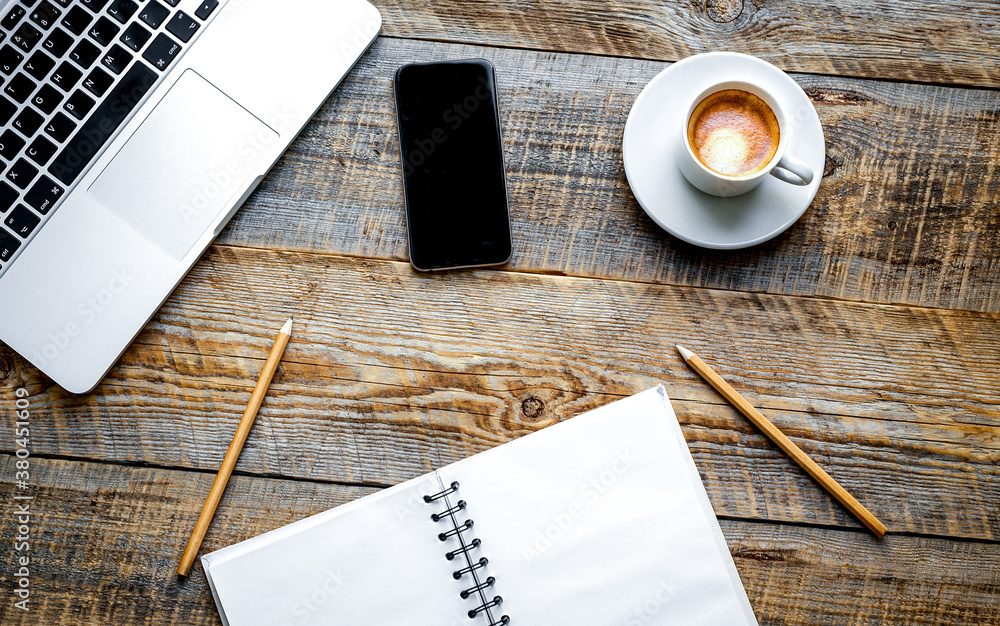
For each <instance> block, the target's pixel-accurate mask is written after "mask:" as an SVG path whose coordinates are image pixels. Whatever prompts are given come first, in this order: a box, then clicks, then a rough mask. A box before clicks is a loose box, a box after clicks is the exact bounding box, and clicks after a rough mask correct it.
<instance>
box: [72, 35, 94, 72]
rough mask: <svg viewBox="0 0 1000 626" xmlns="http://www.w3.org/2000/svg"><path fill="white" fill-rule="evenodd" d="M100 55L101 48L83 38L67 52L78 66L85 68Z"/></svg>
mask: <svg viewBox="0 0 1000 626" xmlns="http://www.w3.org/2000/svg"><path fill="white" fill-rule="evenodd" d="M100 55H101V49H100V48H98V47H97V46H95V45H94V44H92V43H90V42H89V41H87V40H86V39H84V40H83V41H81V42H80V43H78V44H76V47H75V48H73V51H72V52H70V53H69V58H71V59H73V61H75V62H76V63H77V65H79V66H80V67H82V68H84V69H87V68H88V67H90V66H91V65H93V64H94V61H96V60H97V57H99V56H100Z"/></svg>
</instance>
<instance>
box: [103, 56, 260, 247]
mask: <svg viewBox="0 0 1000 626" xmlns="http://www.w3.org/2000/svg"><path fill="white" fill-rule="evenodd" d="M277 140H278V134H277V133H275V132H274V131H273V130H271V129H270V128H269V127H268V126H267V125H266V124H264V123H263V122H261V121H260V120H259V119H257V118H256V117H254V116H253V115H252V114H251V113H249V112H248V111H247V110H246V109H244V108H243V107H241V106H240V105H239V104H237V103H236V102H234V101H233V100H232V99H231V98H229V97H228V96H227V95H226V94H224V93H223V92H221V91H219V90H218V89H217V88H215V87H214V86H213V85H212V84H211V83H209V82H208V81H207V80H205V79H204V78H202V77H201V76H200V75H198V74H197V73H196V72H195V71H193V70H190V69H189V70H187V71H186V72H184V74H183V75H182V76H181V77H180V78H179V79H178V80H177V82H176V83H174V85H173V87H171V89H170V91H169V92H168V93H167V95H166V96H164V98H163V99H162V100H161V101H160V102H159V104H157V105H156V108H155V109H154V110H153V112H152V113H151V114H150V115H149V117H148V118H146V120H145V121H144V122H143V123H142V125H141V126H139V129H138V130H136V131H135V133H134V134H133V135H132V137H131V138H129V140H128V141H127V142H126V143H125V145H124V146H123V147H122V149H121V150H120V151H119V152H118V154H117V155H115V157H114V159H112V161H111V162H110V163H109V164H108V166H107V167H106V168H105V169H104V171H103V172H102V173H101V175H100V176H98V178H97V179H96V180H95V181H94V183H93V184H92V185H91V186H90V189H89V190H88V191H89V194H90V197H91V198H93V199H94V200H96V201H97V202H99V203H100V204H101V205H102V206H103V207H104V208H106V209H107V210H108V211H110V212H111V213H113V214H114V215H116V216H117V217H118V218H119V219H121V220H122V221H123V222H125V223H126V224H128V225H129V226H130V227H131V228H132V229H133V230H135V231H136V232H138V233H139V234H140V235H142V236H143V237H145V238H146V239H147V240H149V241H150V242H151V243H153V244H154V245H156V246H157V247H159V248H160V249H161V250H163V251H164V252H166V253H167V254H169V255H170V256H171V257H173V258H174V259H177V260H178V261H180V260H182V259H183V258H184V257H185V256H186V255H187V253H188V252H189V251H190V250H191V248H192V246H194V244H195V243H197V242H198V240H199V239H201V237H202V235H204V234H205V232H206V231H207V230H208V229H209V228H211V227H212V225H213V224H214V223H215V222H216V221H217V218H218V217H219V216H220V214H223V213H224V212H225V211H226V210H227V209H230V208H233V207H232V202H233V201H234V200H235V199H236V198H238V196H237V193H238V192H241V191H243V190H244V189H245V187H246V183H247V181H248V180H253V179H255V178H257V177H258V176H259V175H261V174H263V170H265V169H266V167H267V165H269V164H270V163H269V162H268V163H264V161H265V160H266V159H267V152H268V151H267V150H265V149H264V148H265V146H268V145H269V144H271V143H272V142H275V141H277Z"/></svg>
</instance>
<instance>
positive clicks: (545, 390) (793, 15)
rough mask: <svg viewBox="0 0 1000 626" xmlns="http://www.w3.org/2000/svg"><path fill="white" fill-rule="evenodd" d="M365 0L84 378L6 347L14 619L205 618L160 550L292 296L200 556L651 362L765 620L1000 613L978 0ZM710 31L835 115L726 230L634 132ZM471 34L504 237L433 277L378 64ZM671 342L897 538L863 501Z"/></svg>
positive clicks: (990, 0)
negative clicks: (778, 206) (24, 404)
mask: <svg viewBox="0 0 1000 626" xmlns="http://www.w3.org/2000/svg"><path fill="white" fill-rule="evenodd" d="M376 4H377V5H378V6H379V8H380V9H381V10H382V11H383V14H384V17H385V28H384V33H383V34H384V36H383V37H381V38H380V39H379V40H378V41H377V43H376V44H375V46H374V48H373V49H372V50H371V52H369V53H368V54H367V55H366V56H365V57H364V58H363V59H362V61H361V62H360V64H359V65H358V67H357V68H356V69H355V70H354V72H353V73H352V74H351V75H350V77H349V78H348V79H347V81H346V82H345V84H344V85H343V86H342V87H341V88H340V90H339V91H338V92H337V93H336V94H335V95H334V96H333V97H332V98H331V99H330V100H329V101H328V102H327V103H326V105H325V106H324V107H323V109H322V110H321V111H320V112H319V114H318V116H317V117H316V119H315V121H313V122H312V123H311V124H310V125H309V126H308V127H307V128H306V130H305V132H304V133H303V135H302V137H301V138H300V139H298V140H297V141H296V142H295V143H294V144H293V145H292V147H291V149H290V150H289V152H288V154H287V155H286V156H285V157H284V158H283V159H282V160H281V161H280V163H279V164H278V166H277V167H276V168H275V170H274V171H273V172H272V174H271V175H270V176H269V177H268V178H267V179H266V180H265V181H264V183H263V185H262V186H261V188H260V190H259V191H258V192H257V193H255V194H254V195H253V196H252V197H251V198H250V200H249V201H248V202H247V204H246V206H245V208H244V209H243V210H242V211H241V213H240V214H239V215H238V217H237V218H236V219H235V220H234V221H233V223H232V224H231V226H230V227H229V228H228V229H227V230H226V231H225V232H224V233H223V234H222V236H221V237H220V238H219V240H218V242H217V243H216V244H215V245H214V246H213V247H212V248H211V249H210V250H209V251H208V252H207V253H206V255H205V257H204V258H203V259H202V260H201V261H200V262H199V263H198V265H197V266H196V268H195V269H194V271H193V272H192V273H191V275H190V276H189V277H188V278H187V279H186V280H185V281H184V283H183V284H182V285H181V286H180V288H179V289H178V290H177V291H176V293H175V294H174V295H173V296H172V297H171V298H170V299H169V300H168V302H167V303H166V305H165V306H164V307H163V309H162V310H161V311H160V312H159V314H157V315H156V317H155V318H154V319H153V320H152V322H151V323H150V324H149V325H148V327H147V328H146V330H144V331H143V332H142V334H141V335H140V336H139V337H138V339H137V340H136V342H135V343H134V345H132V347H131V348H129V350H128V351H127V352H126V353H125V355H124V356H123V357H122V359H121V361H120V362H119V364H118V365H117V366H116V367H115V368H114V369H113V370H112V371H111V373H110V374H109V375H108V377H107V379H106V380H105V381H104V383H103V384H101V386H100V387H98V388H97V390H96V391H94V392H93V393H91V394H89V395H87V396H81V397H76V396H72V395H70V394H67V393H65V392H64V391H62V390H61V389H59V388H58V387H56V386H55V385H54V384H53V383H52V382H51V381H49V380H48V379H47V378H46V377H44V376H43V375H41V374H39V372H38V371H36V370H35V369H34V368H32V367H31V366H30V365H28V364H27V363H26V362H25V361H24V360H23V359H22V358H20V357H19V356H18V355H16V354H15V353H14V352H13V351H11V350H10V349H8V348H6V347H0V376H2V381H0V406H2V407H3V409H2V415H3V416H4V417H5V419H4V422H3V423H4V432H5V433H6V434H5V435H4V436H3V437H0V452H2V454H0V466H2V467H0V478H2V481H3V484H4V492H5V493H6V494H8V495H6V496H5V498H9V497H10V496H11V495H13V494H14V493H16V492H17V491H16V489H15V484H14V480H15V478H14V477H15V471H16V467H15V463H16V461H17V458H16V457H15V456H14V452H15V450H16V445H17V444H16V443H15V436H14V432H13V428H14V424H13V422H14V420H15V418H14V412H13V408H14V399H15V390H16V389H18V388H26V389H27V390H28V391H29V392H30V397H29V398H28V400H29V401H30V407H31V409H30V411H31V419H30V422H31V437H30V448H31V455H32V456H31V460H30V464H31V475H30V480H29V485H28V489H27V491H26V492H27V493H30V494H32V495H33V496H34V497H35V500H34V501H33V504H32V506H33V511H34V512H35V514H36V515H37V519H36V520H35V521H34V522H33V525H32V528H31V533H32V546H31V558H32V577H31V587H30V588H31V600H30V607H31V612H30V613H24V612H23V611H20V610H17V609H15V608H14V607H13V602H14V600H15V598H14V597H13V595H12V593H11V588H12V584H14V583H13V582H12V580H11V576H10V574H11V573H13V572H14V571H15V569H14V557H15V554H14V552H13V541H14V536H15V533H16V530H17V529H16V526H15V524H14V522H13V521H12V519H11V517H10V516H9V515H5V516H4V517H3V521H0V537H2V541H3V548H2V550H0V554H2V558H3V565H2V571H3V574H4V578H3V585H2V586H3V594H2V597H3V601H2V603H0V622H2V623H4V624H9V623H25V624H78V623H95V624H130V623H144V624H168V623H169V624H215V623H218V616H217V613H216V609H215V606H214V604H213V602H212V598H211V595H210V593H209V590H208V587H207V585H206V582H205V578H204V574H203V572H202V570H201V567H200V565H196V567H195V570H194V571H193V573H192V576H191V578H190V579H188V580H185V581H179V580H178V579H177V578H176V576H175V574H174V569H175V568H176V566H177V562H178V559H179V557H180V554H181V551H182V549H183V547H184V544H185V541H186V540H187V537H188V534H189V533H190V531H191V528H192V525H193V524H194V521H195V518H196V517H197V514H198V511H199V510H200V507H201V504H202V502H203V500H204V497H205V494H206V493H207V492H208V489H209V485H210V484H211V481H212V478H213V476H214V473H215V471H216V470H217V468H218V466H219V464H220V462H221V460H222V457H223V454H224V453H225V450H226V446H227V445H228V443H229V440H230V438H231V437H232V434H233V432H234V430H235V427H236V423H237V421H238V420H239V417H240V414H241V412H242V410H243V407H244V405H245V403H246V400H247V398H248V396H249V393H250V390H251V389H252V387H253V383H254V380H255V377H256V374H257V372H258V371H259V369H260V367H261V365H262V363H263V359H264V357H265V356H266V354H267V351H268V349H269V347H270V344H271V342H272V340H273V338H274V333H275V331H276V329H277V328H278V327H279V326H280V325H281V322H283V321H284V319H285V318H286V317H287V316H288V315H289V314H294V315H295V316H296V321H297V325H296V333H295V337H294V339H293V341H292V343H291V345H290V346H289V349H288V352H287V354H286V357H285V361H284V364H283V365H282V367H281V369H280V370H279V372H278V375H277V377H276V378H275V382H274V385H273V386H272V388H271V392H270V394H269V396H268V398H267V400H266V401H265V403H264V407H263V409H262V411H261V413H260V416H259V418H258V420H257V424H256V426H255V427H254V431H253V433H252V434H251V436H250V439H249V441H248V443H247V446H246V449H245V450H244V452H243V456H242V458H241V460H240V462H239V465H238V466H237V475H236V476H235V477H234V479H233V481H232V482H231V483H230V485H229V489H228V491H227V493H226V496H225V498H224V499H223V500H222V504H221V506H220V508H219V512H218V514H217V515H216V517H215V521H214V523H213V525H212V527H211V530H210V531H209V533H208V536H207V538H206V541H205V544H204V547H203V553H204V552H207V551H211V550H215V549H218V548H221V547H223V546H226V545H229V544H232V543H235V542H237V541H240V540H243V539H246V538H249V537H253V536H255V535H258V534H260V533H262V532H265V531H267V530H270V529H273V528H276V527H278V526H281V525H284V524H286V523H289V522H292V521H295V520H298V519H301V518H303V517H305V516H308V515H311V514H314V513H317V512H319V511H322V510H325V509H327V508H329V507H333V506H336V505H339V504H343V503H345V502H348V501H350V500H353V499H355V498H358V497H361V496H364V495H367V494H370V493H372V492H374V491H377V490H378V489H380V488H383V487H386V486H388V485H393V484H396V483H398V482H400V481H403V480H405V479H408V478H411V477H414V476H417V475H419V474H421V473H424V472H427V471H429V470H431V469H432V468H436V467H438V466H440V465H442V464H446V463H448V462H451V461H455V460H458V459H461V458H464V457H466V456H469V455H471V454H474V453H477V452H480V451H482V450H485V449H487V448H490V447H492V446H496V445H498V444H501V443H503V442H505V441H510V440H512V439H514V438H517V437H520V436H522V435H524V434H527V433H529V432H532V431H534V430H537V429H539V428H543V427H545V426H548V425H550V424H552V423H555V422H557V421H560V420H563V419H567V418H569V417H571V416H573V415H576V414H579V413H581V412H583V411H586V410H588V409H592V408H594V407H597V406H600V405H603V404H605V403H607V402H611V401H613V400H615V399H618V398H621V397H623V396H626V395H629V394H632V393H635V392H637V391H640V390H643V389H646V388H648V387H651V386H653V385H654V384H656V383H659V382H663V383H664V384H665V385H666V386H667V389H668V391H669V393H670V395H671V396H672V398H673V401H674V406H675V408H676V411H677V414H678V416H679V418H680V421H681V423H682V425H683V429H684V434H685V436H686V437H687V440H688V443H689V445H690V448H691V451H692V453H693V455H694V458H695V462H696V463H697V465H698V468H699V470H700V471H701V474H702V477H703V479H704V482H705V487H706V488H707V490H708V493H709V496H710V498H711V500H712V504H713V506H714V507H715V510H716V512H717V514H718V516H719V518H720V520H721V524H722V528H723V531H724V533H725V535H726V539H727V540H728V542H729V546H730V550H731V552H732V554H733V557H734V559H735V561H736V565H737V567H738V568H739V571H740V574H741V575H742V577H743V582H744V584H745V585H746V590H747V593H748V594H749V597H750V601H751V603H752V604H753V607H754V610H755V611H756V613H757V616H758V618H759V619H760V621H761V623H762V624H809V625H813V624H838V625H839V624H882V623H919V624H930V623H942V624H944V623H947V624H958V623H968V624H984V623H994V624H996V623H1000V565H998V564H1000V383H998V374H1000V165H998V164H1000V92H998V91H997V90H998V88H1000V5H998V4H997V3H996V2H995V0H923V1H921V2H917V1H916V0H885V1H883V2H869V1H868V0H840V1H839V2H835V3H831V2H826V1H822V2H821V1H819V0H797V1H795V2H792V1H791V0H693V1H691V2H678V1H676V0H668V1H663V0H655V1H654V0H629V1H627V2H626V1H621V2H617V1H616V2H607V1H606V2H598V1H597V0H545V1H528V0H518V1H509V2H499V1H495V0H481V1H476V2H472V1H461V0H443V1H442V0H437V1H435V2H420V1H417V0H376ZM719 49H729V50H735V51H741V52H746V53H749V54H754V55H757V56H759V57H761V58H764V59H766V60H768V61H771V62H773V63H774V64H776V65H778V66H779V67H781V68H783V69H785V70H786V71H788V72H791V73H792V76H793V78H794V79H795V80H796V81H797V82H798V83H799V84H800V85H801V86H802V87H803V88H804V89H805V90H806V92H807V93H808V94H809V96H810V98H811V99H812V101H813V103H814V104H815V106H816V109H817V111H818V112H819V116H820V119H821V120H822V122H823V127H824V130H825V132H826V140H827V158H826V171H825V177H824V179H823V183H822V186H821V187H820V190H819V195H818V196H817V198H816V200H815V202H814V203H813V204H812V206H811V207H810V208H809V210H808V211H807V212H806V214H805V215H804V217H803V218H802V219H801V220H800V221H799V222H798V223H797V224H795V225H794V226H793V227H792V228H791V229H790V230H789V231H787V232H786V233H785V234H783V235H781V236H779V237H778V238H776V239H775V240H773V241H771V242H768V243H766V244H763V245H760V246H757V247H755V248H752V249H748V250H743V251H736V252H715V251H709V250H703V249H700V248H696V247H693V246H690V245H687V244H684V243H682V242H680V241H679V240H677V239H674V238H673V237H671V236H669V235H667V234H666V233H664V232H663V231H661V230H660V229H659V228H657V227H656V226H655V225H654V224H653V222H652V221H651V220H650V219H649V218H648V217H647V216H646V215H645V214H644V213H643V212H642V210H641V209H640V208H639V206H638V204H637V203H636V201H635V199H634V198H633V196H632V194H631V192H630V191H629V187H628V185H627V183H626V180H625V174H624V170H623V166H622V158H621V137H622V130H623V128H624V124H625V119H626V116H627V114H628V112H629V108H630V107H631V105H632V102H633V101H634V99H635V97H636V96H637V95H638V93H639V91H640V90H641V89H642V87H643V86H644V85H645V84H646V83H647V82H648V81H649V80H650V79H651V78H652V77H653V76H655V75H656V74H657V73H658V72H660V71H661V70H662V69H663V68H664V67H666V66H667V65H668V63H669V62H672V61H677V60H678V59H681V58H684V57H686V56H688V55H690V54H695V53H699V52H706V51H710V50H719ZM472 56H481V57H486V58H489V59H491V60H492V61H493V62H494V63H495V64H496V66H497V69H498V75H499V82H500V89H501V99H502V102H501V105H502V114H503V130H504V134H505V141H506V152H507V169H508V173H509V188H510V196H511V209H512V217H513V224H514V240H515V256H514V260H513V262H511V264H510V265H509V266H508V267H505V268H503V269H500V270H485V271H465V272H455V273H449V274H445V275H434V276H426V275H421V274H417V273H415V272H414V271H413V270H412V269H411V268H410V266H409V264H408V263H407V256H406V243H405V226H404V219H403V212H402V208H401V206H402V199H401V185H400V182H399V175H398V161H399V147H398V142H397V135H396V130H395V117H394V113H393V109H392V91H391V82H390V81H391V77H392V74H393V71H394V70H395V68H397V67H398V66H399V65H402V64H403V63H406V62H409V61H423V60H433V59H454V58H464V57H472ZM675 343H683V344H684V345H687V346H688V347H690V348H692V349H693V350H695V351H696V352H698V353H699V354H700V355H701V356H702V357H703V358H705V359H706V360H707V361H709V362H710V363H712V364H713V366H714V367H715V368H716V369H717V370H718V371H719V372H720V373H721V374H722V375H723V376H725V377H726V378H728V380H729V381H730V382H731V383H732V384H733V385H734V386H736V387H737V388H738V389H739V390H740V391H741V392H742V393H743V394H744V395H745V396H746V397H747V398H748V399H749V400H750V401H751V402H753V403H754V404H755V405H756V406H758V407H760V408H761V410H762V411H763V412H764V413H766V414H767V415H768V416H769V417H770V418H771V419H772V420H773V421H774V422H775V423H776V424H777V425H778V426H779V427H780V428H782V429H783V430H784V431H785V432H786V433H787V434H788V435H789V436H790V437H792V439H793V440H794V441H795V442H796V443H798V445H799V446H801V447H802V448H803V449H804V450H805V451H806V452H807V453H809V454H810V455H812V456H813V457H814V458H815V459H816V460H817V461H818V462H820V464H821V465H823V466H824V467H825V468H826V469H827V470H828V471H829V472H830V474H832V475H833V476H834V478H836V479H837V480H838V481H840V483H841V484H843V485H844V486H845V487H846V488H847V489H848V490H850V491H851V492H853V493H854V494H855V495H856V496H857V497H858V499H859V500H861V501H862V502H863V503H864V504H865V505H866V506H868V507H869V508H870V509H871V510H872V511H873V512H875V513H876V514H877V515H878V516H879V517H880V518H881V519H882V520H883V521H884V522H885V523H886V524H887V525H888V526H889V529H890V532H889V534H888V535H887V536H886V537H885V538H884V539H882V540H881V541H880V540H876V539H875V538H874V537H873V536H872V535H871V534H869V533H868V532H866V531H865V530H864V529H862V528H861V527H860V525H859V524H858V522H857V521H855V520H854V519H853V518H852V517H850V515H849V514H847V513H846V512H845V510H844V509H842V508H841V507H840V506H839V505H838V504H836V503H835V502H834V501H832V500H831V498H830V497H829V496H828V495H827V494H826V493H825V492H823V491H822V490H820V489H819V487H818V486H817V485H816V484H815V483H814V482H812V480H811V479H809V478H808V476H807V475H806V474H805V473H804V472H803V471H802V470H800V469H799V468H798V467H797V466H795V465H794V464H793V463H792V462H791V461H790V460H789V459H788V458H786V457H785V456H784V455H783V454H782V453H781V452H780V451H779V450H778V449H777V448H776V447H775V446H774V445H773V444H771V443H770V442H769V441H767V440H766V439H765V438H764V437H763V436H762V435H761V434H760V433H759V432H757V431H756V430H755V429H754V428H753V427H752V426H751V425H750V424H749V422H748V421H747V420H746V419H744V418H743V417H742V416H741V415H740V414H738V413H737V412H736V411H735V410H734V409H733V408H732V407H731V406H729V405H728V404H727V403H726V402H725V401H724V400H723V399H722V398H721V397H720V396H719V395H718V394H716V393H715V392H714V391H713V390H712V389H711V388H710V387H709V386H708V385H706V384H705V383H704V382H703V381H702V380H701V379H699V378H698V377H697V376H696V375H695V374H694V373H693V372H692V371H690V370H689V369H688V368H687V367H686V366H685V365H684V363H683V362H682V361H681V359H680V357H679V356H678V355H677V354H676V353H675V351H674V349H673V345H674V344H675ZM18 493H19V492H18ZM8 501H9V500H8ZM12 508H13V507H12V506H10V505H8V506H6V507H5V508H4V510H5V511H8V510H11V509H12ZM595 626H602V625H595Z"/></svg>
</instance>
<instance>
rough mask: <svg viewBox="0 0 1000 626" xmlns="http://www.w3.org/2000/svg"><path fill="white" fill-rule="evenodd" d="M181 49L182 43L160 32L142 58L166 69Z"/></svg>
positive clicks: (159, 67) (159, 68) (157, 67)
mask: <svg viewBox="0 0 1000 626" xmlns="http://www.w3.org/2000/svg"><path fill="white" fill-rule="evenodd" d="M180 51H181V45H180V44H179V43H177V42H176V41H174V40H173V39H171V38H170V37H167V36H166V35H164V34H163V33H160V34H159V35H157V36H156V39H154V40H153V43H151V44H149V47H148V48H146V51H145V52H143V53H142V58H144V59H146V60H147V61H149V62H150V63H152V64H153V67H155V68H156V69H158V70H165V69H167V66H168V65H170V62H171V61H173V60H174V57H176V56H177V54H178V53H179V52H180Z"/></svg>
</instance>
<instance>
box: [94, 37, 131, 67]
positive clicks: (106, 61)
mask: <svg viewBox="0 0 1000 626" xmlns="http://www.w3.org/2000/svg"><path fill="white" fill-rule="evenodd" d="M131 62H132V55H131V54H129V52H128V50H126V49H125V48H122V47H121V46H119V45H118V44H115V45H113V46H111V49H110V50H108V53H107V54H106V55H104V58H103V59H101V63H102V64H103V65H104V67H106V68H108V69H109V70H111V71H112V72H114V73H115V74H121V73H122V72H124V71H125V68H126V67H128V64H129V63H131Z"/></svg>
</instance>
